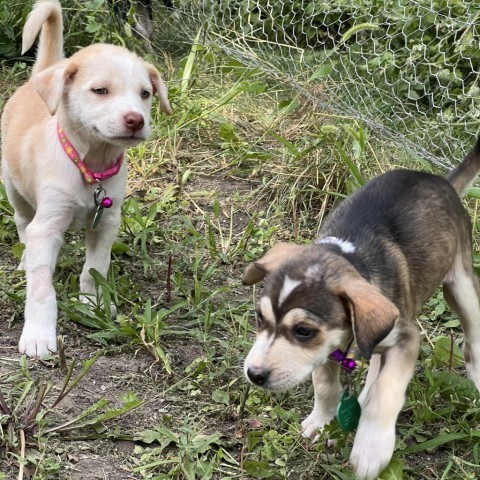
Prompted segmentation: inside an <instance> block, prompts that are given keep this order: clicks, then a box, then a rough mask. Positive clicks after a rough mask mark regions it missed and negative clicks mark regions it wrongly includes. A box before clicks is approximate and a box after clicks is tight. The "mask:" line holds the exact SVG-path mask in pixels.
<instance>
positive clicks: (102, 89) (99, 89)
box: [92, 87, 108, 95]
mask: <svg viewBox="0 0 480 480" xmlns="http://www.w3.org/2000/svg"><path fill="white" fill-rule="evenodd" d="M92 92H93V93H95V94H96V95H106V94H107V93H108V89H107V88H105V87H96V88H92Z"/></svg>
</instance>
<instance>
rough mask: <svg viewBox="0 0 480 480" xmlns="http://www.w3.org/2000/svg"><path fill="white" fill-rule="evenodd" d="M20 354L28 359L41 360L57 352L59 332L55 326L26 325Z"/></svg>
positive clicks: (21, 338) (19, 345)
mask: <svg viewBox="0 0 480 480" xmlns="http://www.w3.org/2000/svg"><path fill="white" fill-rule="evenodd" d="M18 350H19V351H20V353H22V354H25V355H27V357H33V358H39V357H42V356H44V355H48V354H50V353H54V352H56V351H57V332H56V329H55V326H53V327H50V326H45V325H44V324H42V325H37V326H35V327H34V326H31V325H25V327H24V328H23V332H22V335H21V337H20V342H19V344H18Z"/></svg>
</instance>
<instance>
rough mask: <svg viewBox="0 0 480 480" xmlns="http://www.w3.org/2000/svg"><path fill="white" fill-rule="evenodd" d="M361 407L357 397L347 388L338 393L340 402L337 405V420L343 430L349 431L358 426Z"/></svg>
mask: <svg viewBox="0 0 480 480" xmlns="http://www.w3.org/2000/svg"><path fill="white" fill-rule="evenodd" d="M361 413H362V409H361V407H360V404H359V403H358V400H357V397H355V395H352V394H351V392H349V391H348V390H344V391H343V392H342V394H341V395H340V403H339V404H338V407H337V421H338V424H339V425H340V428H341V429H342V430H343V431H344V432H351V431H353V430H355V429H356V428H357V426H358V422H359V420H360V414H361Z"/></svg>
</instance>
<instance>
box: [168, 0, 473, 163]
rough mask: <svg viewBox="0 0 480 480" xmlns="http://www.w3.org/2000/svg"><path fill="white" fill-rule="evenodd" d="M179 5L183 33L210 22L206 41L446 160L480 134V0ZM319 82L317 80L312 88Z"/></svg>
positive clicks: (204, 1) (231, 0)
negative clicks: (479, 132)
mask: <svg viewBox="0 0 480 480" xmlns="http://www.w3.org/2000/svg"><path fill="white" fill-rule="evenodd" d="M174 5H175V9H176V15H175V19H174V20H173V21H174V23H175V25H174V28H176V29H177V32H178V33H179V34H181V35H184V36H186V38H189V39H190V40H193V38H195V37H196V35H197V34H198V31H199V29H201V30H202V37H201V38H202V39H203V40H202V41H206V42H213V43H214V44H215V45H217V46H219V47H221V48H222V49H224V50H225V51H227V53H228V54H229V55H231V56H233V57H235V58H237V59H238V60H240V61H242V62H243V63H245V64H247V65H252V66H256V67H260V68H262V69H263V70H264V71H265V72H266V73H267V74H269V75H272V76H274V77H276V78H283V79H285V82H287V83H290V84H292V85H293V86H295V88H298V89H302V90H303V91H304V93H305V94H306V95H308V96H310V97H311V100H312V101H313V102H315V103H317V104H319V105H320V106H321V107H322V108H325V109H326V110H328V111H332V112H336V113H339V114H346V115H349V116H351V117H353V118H356V119H358V120H359V121H361V122H362V123H363V124H364V125H365V126H366V127H368V128H370V129H373V130H376V131H378V132H380V133H381V134H382V135H385V136H386V137H388V138H390V139H393V140H395V141H398V142H402V143H403V144H405V146H406V147H407V148H408V149H410V150H411V151H412V152H414V153H415V154H417V155H419V156H421V157H423V158H425V159H428V160H429V161H431V162H433V163H435V164H437V165H441V166H446V167H449V166H451V165H452V164H455V163H457V162H458V160H460V158H462V156H463V155H464V154H465V152H466V151H467V150H468V149H469V148H470V147H471V145H472V143H473V141H474V137H475V135H476V133H477V130H478V127H479V125H480V110H479V102H480V84H479V73H480V70H479V69H480V27H479V25H478V20H479V16H480V4H479V2H478V1H464V0H430V1H428V0H384V1H382V2H380V1H378V0H362V1H360V0H328V1H327V0H313V1H308V0H294V1H287V0H194V1H188V2H187V1H183V0H177V2H176V3H175V2H174ZM312 76H313V77H316V78H315V79H314V80H311V79H312ZM314 82H315V83H316V84H317V88H309V87H311V86H312V83H314ZM312 92H314V93H312Z"/></svg>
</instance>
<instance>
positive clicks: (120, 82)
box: [2, 0, 171, 357]
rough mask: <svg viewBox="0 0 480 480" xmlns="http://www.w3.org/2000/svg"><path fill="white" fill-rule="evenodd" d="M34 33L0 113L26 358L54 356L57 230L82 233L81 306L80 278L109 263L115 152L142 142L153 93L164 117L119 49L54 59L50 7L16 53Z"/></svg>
mask: <svg viewBox="0 0 480 480" xmlns="http://www.w3.org/2000/svg"><path fill="white" fill-rule="evenodd" d="M40 30H41V34H40V43H39V46H38V52H37V58H36V62H35V65H34V67H33V71H32V77H31V79H30V81H28V82H27V83H26V84H25V85H23V86H22V87H20V88H19V89H18V90H17V91H16V92H15V94H14V95H13V96H12V98H10V100H9V101H8V102H7V104H6V105H5V109H4V112H3V115H2V157H3V158H2V171H3V179H4V181H5V187H6V190H7V194H8V198H9V200H10V202H11V204H12V206H13V208H14V210H15V217H14V219H15V223H16V225H17V229H18V235H19V237H20V241H21V242H23V243H24V244H25V247H26V248H25V253H24V258H23V259H22V262H21V264H20V266H19V268H24V269H25V271H26V277H27V300H26V306H25V326H24V328H23V333H22V336H21V338H20V346H19V347H20V352H21V353H25V354H27V355H28V356H31V357H39V356H41V355H44V354H47V353H48V352H54V351H55V350H56V348H57V347H56V321H57V303H56V297H55V291H54V289H53V285H52V275H53V271H54V268H55V264H56V261H57V255H58V251H59V249H60V246H61V244H62V237H63V233H64V231H65V230H66V229H67V228H68V227H69V226H86V232H87V252H86V262H85V265H84V267H83V271H82V274H81V277H80V288H81V291H82V292H83V293H84V296H83V297H82V300H84V301H85V300H86V297H88V296H91V295H92V294H95V285H94V281H93V278H92V277H91V275H90V274H89V270H90V269H91V268H95V269H96V270H98V271H99V272H100V273H101V274H102V275H106V274H107V271H108V267H109V264H110V251H111V246H112V243H113V240H114V238H115V235H116V233H117V229H118V226H119V224H120V209H121V206H122V202H123V199H124V195H125V185H126V179H127V165H126V162H125V161H124V151H125V149H126V148H127V147H130V146H133V145H136V144H138V143H139V142H141V141H142V140H144V139H145V138H146V137H147V136H148V135H149V133H150V126H149V122H150V107H151V103H152V96H153V95H155V94H158V95H159V97H160V105H161V107H162V108H163V110H164V111H165V112H167V113H171V108H170V104H169V102H168V98H167V89H166V87H165V85H164V83H163V81H162V79H161V78H160V74H159V73H158V71H157V70H156V69H155V67H154V66H153V65H150V64H149V63H146V62H144V61H143V60H141V59H140V58H139V57H137V56H136V55H135V54H133V53H131V52H129V51H128V50H126V49H124V48H121V47H117V46H113V45H103V44H99V45H93V46H90V47H87V48H84V49H82V50H79V51H78V52H77V53H75V54H74V55H73V56H72V57H70V58H64V54H63V39H62V30H63V23H62V11H61V7H60V3H59V2H58V1H57V0H43V1H41V0H39V1H38V2H37V3H36V4H35V6H34V9H33V11H32V12H31V13H30V15H29V17H28V19H27V22H26V24H25V28H24V31H23V50H24V51H26V50H28V49H29V48H30V47H31V45H32V44H33V42H34V40H35V38H36V37H37V35H38V33H39V31H40Z"/></svg>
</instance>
